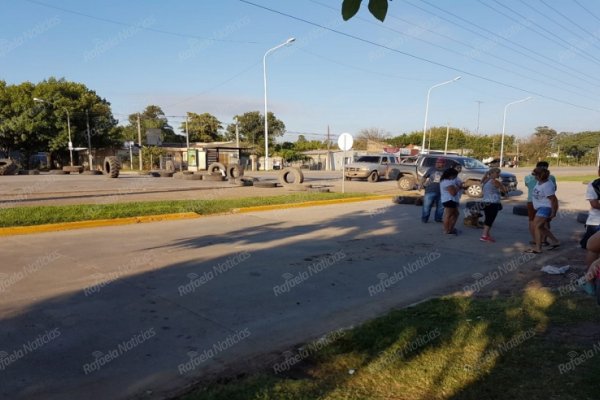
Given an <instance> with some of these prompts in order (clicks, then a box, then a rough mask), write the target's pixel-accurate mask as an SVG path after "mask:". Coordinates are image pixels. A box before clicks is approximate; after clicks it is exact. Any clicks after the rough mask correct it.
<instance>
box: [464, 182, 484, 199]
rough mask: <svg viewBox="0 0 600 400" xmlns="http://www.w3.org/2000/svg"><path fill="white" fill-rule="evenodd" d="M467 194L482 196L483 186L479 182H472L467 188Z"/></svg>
mask: <svg viewBox="0 0 600 400" xmlns="http://www.w3.org/2000/svg"><path fill="white" fill-rule="evenodd" d="M467 195H468V196H469V197H482V196H483V188H482V187H481V185H480V184H479V183H474V184H473V185H471V186H469V187H468V188H467Z"/></svg>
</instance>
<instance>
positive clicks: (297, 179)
mask: <svg viewBox="0 0 600 400" xmlns="http://www.w3.org/2000/svg"><path fill="white" fill-rule="evenodd" d="M290 175H292V176H293V177H294V179H293V180H292V181H291V182H290V181H289V180H288V177H289V176H290ZM278 180H279V183H281V185H282V186H287V185H299V184H301V183H303V182H304V174H303V173H302V171H300V169H299V168H293V167H286V168H284V169H282V170H281V172H279V176H278Z"/></svg>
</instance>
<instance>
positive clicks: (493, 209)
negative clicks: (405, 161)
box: [420, 158, 560, 253]
mask: <svg viewBox="0 0 600 400" xmlns="http://www.w3.org/2000/svg"><path fill="white" fill-rule="evenodd" d="M461 168H462V166H461V165H460V164H458V163H456V164H455V165H453V166H452V167H450V168H446V160H445V159H444V158H438V159H437V160H436V163H435V166H434V167H431V168H429V170H428V171H427V172H426V173H425V174H424V175H423V177H422V178H421V182H420V184H421V187H423V188H424V189H425V194H424V196H423V208H422V212H421V221H422V222H423V223H427V222H429V218H430V216H431V211H432V209H433V207H435V215H434V220H435V221H436V222H442V223H443V232H444V233H445V234H451V235H457V234H459V233H460V231H459V230H458V229H456V222H457V220H458V216H459V210H458V207H459V203H460V198H461V196H462V193H463V186H464V185H463V182H462V181H461V180H460V178H459V176H458V175H459V173H460V171H461ZM500 172H501V170H500V168H490V169H489V170H488V171H487V172H486V174H485V175H484V176H483V178H482V180H481V186H482V191H483V198H482V200H481V202H480V203H479V207H478V209H479V210H481V211H483V214H484V221H483V232H482V235H481V237H480V239H479V240H481V241H482V242H488V243H494V242H495V241H496V240H495V239H494V238H493V237H492V236H491V229H492V226H493V224H494V221H495V220H496V217H497V216H498V213H499V212H500V210H502V203H501V198H502V195H503V194H506V193H507V188H506V187H505V186H504V185H503V184H502V182H501V181H500ZM525 185H526V186H527V189H528V198H527V208H528V215H529V231H530V233H531V237H532V240H531V242H530V243H531V244H532V245H533V247H532V248H530V249H527V250H526V252H528V253H541V252H542V246H543V245H547V246H549V248H550V249H555V248H557V247H559V246H560V242H559V240H558V239H557V238H556V237H555V236H554V235H553V234H552V231H551V230H550V221H551V220H552V219H553V218H554V217H556V213H557V212H558V199H557V198H556V189H557V186H556V179H555V178H554V176H552V175H550V171H549V170H548V163H547V162H545V161H541V162H539V163H537V165H536V168H535V169H534V170H533V172H532V174H531V175H530V176H528V177H526V178H525ZM549 241H550V242H549Z"/></svg>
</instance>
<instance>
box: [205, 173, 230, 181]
mask: <svg viewBox="0 0 600 400" xmlns="http://www.w3.org/2000/svg"><path fill="white" fill-rule="evenodd" d="M202 180H203V181H210V182H222V181H224V180H225V178H224V177H223V175H221V173H220V172H215V173H214V174H208V175H202Z"/></svg>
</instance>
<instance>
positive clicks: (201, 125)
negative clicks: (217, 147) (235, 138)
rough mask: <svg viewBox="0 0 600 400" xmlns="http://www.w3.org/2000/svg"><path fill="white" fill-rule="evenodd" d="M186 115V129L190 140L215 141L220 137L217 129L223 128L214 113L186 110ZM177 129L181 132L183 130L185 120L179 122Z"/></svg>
mask: <svg viewBox="0 0 600 400" xmlns="http://www.w3.org/2000/svg"><path fill="white" fill-rule="evenodd" d="M187 117H188V122H187V129H188V134H189V138H190V142H216V141H218V140H220V139H221V135H219V131H220V130H221V129H223V126H222V125H221V121H219V120H218V119H217V117H215V116H214V115H212V114H209V113H203V114H196V113H193V112H188V113H187ZM179 129H180V130H181V131H182V132H185V129H186V123H185V121H184V122H182V123H181V126H180V127H179Z"/></svg>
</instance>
